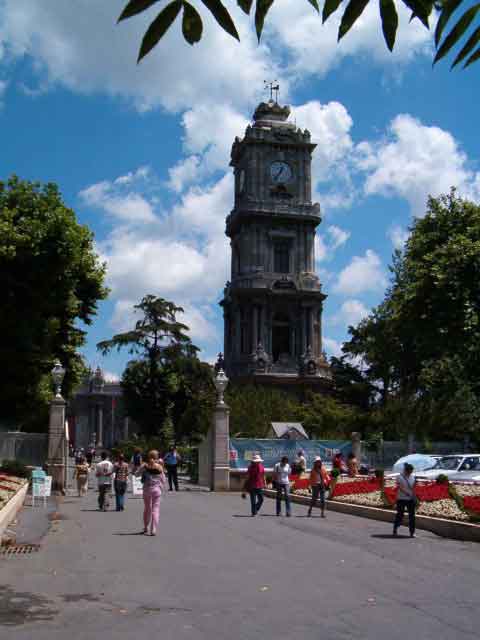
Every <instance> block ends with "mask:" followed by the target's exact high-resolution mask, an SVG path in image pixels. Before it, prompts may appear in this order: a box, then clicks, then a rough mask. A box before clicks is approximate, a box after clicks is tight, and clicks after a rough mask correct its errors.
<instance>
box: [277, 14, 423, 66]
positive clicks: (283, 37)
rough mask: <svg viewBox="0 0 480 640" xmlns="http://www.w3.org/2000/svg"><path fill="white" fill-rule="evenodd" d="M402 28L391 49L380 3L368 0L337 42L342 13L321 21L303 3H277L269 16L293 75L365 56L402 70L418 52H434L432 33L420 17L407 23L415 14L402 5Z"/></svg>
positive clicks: (400, 16) (370, 59)
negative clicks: (380, 10)
mask: <svg viewBox="0 0 480 640" xmlns="http://www.w3.org/2000/svg"><path fill="white" fill-rule="evenodd" d="M397 11H398V14H399V29H398V32H397V39H396V43H395V48H394V51H393V53H390V51H389V50H388V49H387V47H386V45H385V41H384V39H383V35H382V31H381V27H380V20H379V15H378V7H377V5H375V4H374V3H370V4H369V5H368V7H367V8H366V9H365V11H364V12H363V14H362V16H361V17H360V18H359V19H358V20H357V22H356V23H355V25H354V27H353V28H352V30H351V31H350V32H349V33H348V34H347V35H346V36H345V37H344V38H343V39H342V40H341V42H340V43H339V44H337V34H338V27H339V23H340V17H341V14H342V12H341V11H339V12H337V13H336V14H335V15H333V16H331V17H330V18H329V20H328V21H327V22H326V23H325V24H324V25H322V24H321V17H319V16H318V14H317V13H316V12H314V11H313V10H312V8H311V7H309V6H308V5H307V4H306V3H305V2H283V3H281V2H277V3H276V4H275V6H274V8H273V9H272V10H271V12H270V13H269V17H268V19H267V29H268V31H267V33H269V34H271V37H272V39H273V38H276V39H277V40H279V41H280V44H281V46H282V48H286V49H287V50H288V51H289V53H290V55H291V56H292V58H293V60H292V61H291V63H290V64H291V71H292V73H297V74H298V75H299V76H300V77H301V76H305V74H308V73H310V74H315V75H324V74H326V73H327V72H328V71H330V70H331V69H332V68H334V67H335V66H338V65H339V64H340V62H341V61H342V60H343V59H345V58H347V57H353V58H356V59H358V58H359V57H360V56H361V55H365V54H366V55H367V56H368V58H369V62H371V61H374V62H375V63H377V64H378V65H384V66H385V67H389V68H390V69H392V71H394V72H395V71H396V70H398V67H399V65H402V64H406V63H408V62H410V61H412V60H413V59H414V58H415V57H416V56H418V55H424V54H431V51H432V37H431V31H428V30H427V29H425V28H424V27H423V26H422V25H421V24H420V22H419V21H418V20H414V21H413V22H412V23H411V24H409V20H410V14H411V12H410V11H409V10H408V9H407V7H405V6H404V5H402V4H400V5H399V6H397Z"/></svg>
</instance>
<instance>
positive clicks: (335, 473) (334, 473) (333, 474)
mask: <svg viewBox="0 0 480 640" xmlns="http://www.w3.org/2000/svg"><path fill="white" fill-rule="evenodd" d="M330 476H331V478H332V479H333V480H336V479H337V478H338V477H339V476H340V469H332V471H331V473H330Z"/></svg>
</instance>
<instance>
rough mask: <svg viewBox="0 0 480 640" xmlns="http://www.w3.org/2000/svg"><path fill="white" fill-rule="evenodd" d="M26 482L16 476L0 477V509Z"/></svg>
mask: <svg viewBox="0 0 480 640" xmlns="http://www.w3.org/2000/svg"><path fill="white" fill-rule="evenodd" d="M26 482H27V480H25V479H24V478H17V477H16V476H7V475H4V474H2V475H0V509H3V507H4V506H5V505H6V504H7V502H8V501H9V500H11V499H12V498H13V496H14V495H15V494H16V493H17V492H18V491H19V490H20V489H21V488H22V487H23V485H24V484H25V483H26Z"/></svg>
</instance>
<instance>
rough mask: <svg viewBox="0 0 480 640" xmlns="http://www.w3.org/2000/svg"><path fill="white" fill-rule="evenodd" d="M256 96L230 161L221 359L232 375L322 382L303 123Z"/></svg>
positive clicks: (316, 213)
mask: <svg viewBox="0 0 480 640" xmlns="http://www.w3.org/2000/svg"><path fill="white" fill-rule="evenodd" d="M274 90H278V85H276V86H274V83H270V91H271V96H270V100H269V101H268V102H262V103H260V104H259V105H258V106H257V108H256V109H255V113H254V114H253V122H252V124H251V125H249V126H247V128H246V130H245V135H244V137H243V138H242V139H240V138H238V137H237V138H235V141H234V143H233V145H232V152H231V162H230V165H231V166H232V167H233V171H234V175H235V196H234V207H233V210H232V211H231V213H230V215H229V216H228V217H227V221H226V234H227V236H228V237H229V238H230V240H231V243H230V244H231V248H232V260H231V281H230V282H229V283H227V286H226V288H225V295H224V299H223V300H222V302H221V303H220V304H221V305H222V306H223V310H224V324H225V338H224V340H225V345H224V354H225V367H226V371H227V375H228V376H229V377H230V378H231V379H233V380H235V379H238V380H241V381H245V382H248V381H253V380H255V381H256V382H263V383H266V384H280V385H281V386H289V387H290V386H295V385H297V384H298V383H306V382H307V383H308V384H309V385H310V386H317V385H322V384H325V379H326V378H329V377H330V372H329V367H328V364H327V362H326V359H325V356H324V354H323V350H322V331H321V320H322V309H323V301H324V300H325V298H326V295H325V294H324V293H323V292H322V289H321V285H320V281H319V279H318V276H317V275H316V273H315V230H316V227H317V226H318V224H320V221H321V217H320V207H319V205H318V203H312V199H311V192H312V185H311V158H312V153H313V151H314V149H315V147H316V145H315V144H314V143H312V142H311V139H310V133H309V131H308V130H306V129H305V130H304V131H302V130H301V129H298V128H297V127H296V125H295V124H293V123H292V122H290V121H289V116H290V108H289V107H288V106H281V105H279V104H278V102H277V101H274V100H273V91H274Z"/></svg>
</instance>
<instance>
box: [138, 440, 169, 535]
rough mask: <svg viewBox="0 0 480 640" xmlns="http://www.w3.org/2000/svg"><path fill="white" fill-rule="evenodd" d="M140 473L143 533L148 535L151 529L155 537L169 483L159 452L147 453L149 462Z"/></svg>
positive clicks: (141, 468) (151, 533)
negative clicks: (162, 502) (164, 493)
mask: <svg viewBox="0 0 480 640" xmlns="http://www.w3.org/2000/svg"><path fill="white" fill-rule="evenodd" d="M139 473H141V474H142V484H143V502H144V510H143V533H144V534H147V533H148V529H149V528H150V535H151V536H154V535H156V533H157V527H158V520H159V517H160V499H161V497H162V493H163V492H164V491H165V486H166V482H167V478H166V476H165V470H164V468H163V461H162V460H161V459H160V456H159V454H158V451H156V450H155V449H153V450H152V451H149V452H148V453H147V461H146V462H145V464H144V465H143V466H142V467H140V470H139V471H137V474H139Z"/></svg>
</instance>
